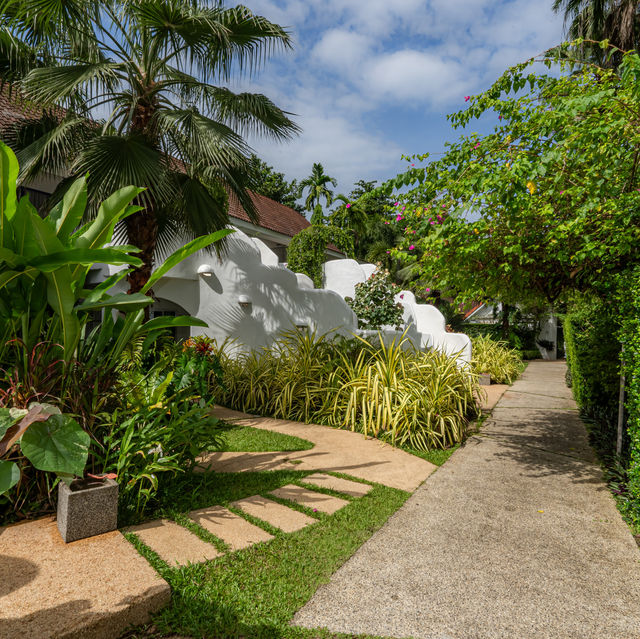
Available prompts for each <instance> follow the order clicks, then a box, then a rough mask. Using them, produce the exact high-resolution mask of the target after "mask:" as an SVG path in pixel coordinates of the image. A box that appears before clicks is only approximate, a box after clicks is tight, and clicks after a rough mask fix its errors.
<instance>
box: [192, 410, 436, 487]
mask: <svg viewBox="0 0 640 639" xmlns="http://www.w3.org/2000/svg"><path fill="white" fill-rule="evenodd" d="M214 414H215V416H216V417H218V418H220V419H224V420H225V421H228V422H233V423H237V424H241V425H243V426H252V427H253V428H262V429H265V430H273V431H276V432H278V433H283V434H285V435H293V436H294V437H300V438H302V439H306V440H308V441H310V442H312V443H313V444H314V447H313V448H312V449H311V450H299V451H292V452H286V453H281V452H276V453H236V452H226V453H208V454H207V455H205V456H203V457H202V459H201V463H200V470H201V471H206V470H215V471H217V472H227V473H237V472H244V471H261V470H291V469H295V470H323V471H330V472H336V473H344V474H346V475H351V476H353V477H357V478H358V479H364V480H365V481H370V482H376V483H379V484H384V485H385V486H390V487H391V488H399V489H400V490H406V491H409V492H413V491H414V490H415V489H416V488H417V487H418V486H419V485H420V484H421V483H422V482H423V481H424V480H425V479H426V478H427V477H428V476H429V475H430V474H431V473H432V472H433V471H434V470H436V466H434V465H433V464H431V463H429V462H428V461H426V460H424V459H420V458H419V457H416V456H415V455H411V454H410V453H405V452H404V451H402V450H399V449H397V448H393V447H392V446H389V445H386V444H384V443H382V442H380V441H379V440H377V439H367V438H366V437H364V435H361V434H360V433H353V432H351V431H346V430H339V429H337V428H328V427H327V426H318V425H316V424H303V423H300V422H291V421H285V420H281V419H270V418H268V417H256V416H254V415H248V414H246V413H240V412H237V411H233V410H230V409H227V408H220V407H218V408H216V409H215V411H214Z"/></svg>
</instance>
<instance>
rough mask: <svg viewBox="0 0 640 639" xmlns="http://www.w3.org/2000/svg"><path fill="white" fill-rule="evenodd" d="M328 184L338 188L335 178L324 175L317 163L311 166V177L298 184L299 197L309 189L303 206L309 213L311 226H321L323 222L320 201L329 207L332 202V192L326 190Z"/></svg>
mask: <svg viewBox="0 0 640 639" xmlns="http://www.w3.org/2000/svg"><path fill="white" fill-rule="evenodd" d="M328 184H331V185H332V186H334V187H335V186H338V182H337V181H336V180H335V178H332V177H329V176H328V175H325V172H324V167H323V166H322V164H320V163H319V162H316V163H315V164H314V165H313V168H312V169H311V175H310V176H309V177H308V178H305V179H304V180H302V181H301V182H300V195H301V196H302V195H303V194H304V191H305V189H309V193H308V194H307V199H306V200H305V203H304V205H305V208H306V209H307V211H310V212H311V223H312V224H322V223H323V222H324V215H323V213H322V205H321V204H320V200H322V199H323V198H324V200H325V205H326V206H331V202H333V191H332V190H330V189H329V188H327V185H328Z"/></svg>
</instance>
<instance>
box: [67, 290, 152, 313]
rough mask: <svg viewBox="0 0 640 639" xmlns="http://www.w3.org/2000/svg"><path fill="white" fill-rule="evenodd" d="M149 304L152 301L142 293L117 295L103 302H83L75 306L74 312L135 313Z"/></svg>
mask: <svg viewBox="0 0 640 639" xmlns="http://www.w3.org/2000/svg"><path fill="white" fill-rule="evenodd" d="M149 304H153V299H151V298H150V297H147V296H146V295H143V294H142V293H133V294H131V295H128V294H127V293H118V294H117V295H112V296H109V297H107V298H106V299H104V300H99V301H95V302H87V301H85V302H83V303H82V304H80V305H79V306H76V311H95V310H98V309H100V308H111V309H114V310H118V311H123V312H125V313H126V312H128V311H137V310H139V309H141V308H144V307H145V306H149Z"/></svg>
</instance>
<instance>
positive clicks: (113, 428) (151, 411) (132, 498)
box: [94, 394, 221, 523]
mask: <svg viewBox="0 0 640 639" xmlns="http://www.w3.org/2000/svg"><path fill="white" fill-rule="evenodd" d="M96 437H97V440H98V441H99V442H100V445H99V446H98V447H97V448H96V450H95V451H94V456H95V460H94V465H95V468H96V469H97V470H99V471H100V472H102V473H116V474H117V475H118V483H119V484H120V512H121V523H126V521H131V519H136V518H139V517H140V516H141V515H142V513H143V512H144V510H145V508H147V507H148V506H149V505H150V504H151V503H153V499H154V497H155V495H156V492H157V490H158V481H159V475H160V474H162V473H171V474H176V473H185V472H188V471H189V470H191V469H192V468H193V466H194V465H195V463H196V457H197V456H198V455H199V454H200V453H202V452H203V451H206V450H209V449H211V448H216V447H219V446H220V443H221V442H220V433H219V431H218V420H217V419H216V418H214V417H212V416H211V414H210V405H209V404H205V403H201V404H194V403H193V401H192V398H191V397H190V396H189V395H187V394H178V395H174V396H172V397H170V398H166V399H165V401H164V402H163V403H161V404H159V405H155V406H141V407H140V408H138V409H136V410H133V411H131V410H125V411H120V410H115V411H114V412H113V413H107V414H103V415H101V416H100V426H99V428H98V430H97V432H96Z"/></svg>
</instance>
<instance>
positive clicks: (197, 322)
mask: <svg viewBox="0 0 640 639" xmlns="http://www.w3.org/2000/svg"><path fill="white" fill-rule="evenodd" d="M180 326H201V327H202V328H209V325H208V324H207V323H206V322H205V321H203V320H201V319H198V318H197V317H191V316H190V315H179V316H178V317H156V318H155V319H152V320H149V321H148V322H146V323H145V324H143V325H142V326H141V327H140V328H139V329H138V331H137V333H138V335H142V334H144V333H148V332H149V331H156V330H160V329H165V328H178V327H180Z"/></svg>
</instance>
